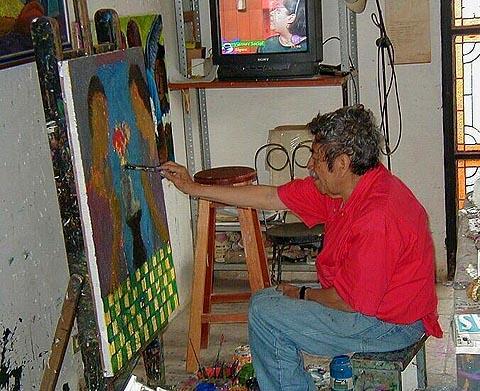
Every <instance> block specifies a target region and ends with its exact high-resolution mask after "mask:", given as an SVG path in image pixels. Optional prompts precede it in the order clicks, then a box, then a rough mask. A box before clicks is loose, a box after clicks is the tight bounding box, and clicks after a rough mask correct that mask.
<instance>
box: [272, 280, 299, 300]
mask: <svg viewBox="0 0 480 391" xmlns="http://www.w3.org/2000/svg"><path fill="white" fill-rule="evenodd" d="M277 291H279V292H282V293H283V295H284V296H288V297H290V298H292V299H298V298H299V293H300V288H299V287H298V286H295V285H292V284H285V283H284V282H282V283H281V284H279V285H278V286H277Z"/></svg>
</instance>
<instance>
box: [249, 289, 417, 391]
mask: <svg viewBox="0 0 480 391" xmlns="http://www.w3.org/2000/svg"><path fill="white" fill-rule="evenodd" d="M248 333H249V343H250V349H251V351H252V359H253V366H254V368H255V373H256V376H257V380H258V384H259V385H260V389H261V390H262V391H287V390H288V391H307V390H308V391H315V390H316V387H315V385H314V383H313V379H312V377H311V376H310V374H309V373H308V372H307V371H305V369H304V364H303V356H302V353H301V352H302V351H303V352H306V353H309V354H313V355H318V356H326V357H333V356H337V355H339V354H346V353H351V352H387V351H392V350H397V349H402V348H404V347H406V346H409V345H411V344H413V343H414V342H416V341H418V340H419V339H420V338H421V336H422V335H423V334H424V329H423V325H422V322H421V321H417V322H415V323H413V324H410V325H396V324H391V323H386V322H383V321H381V320H379V319H377V318H374V317H370V316H365V315H362V314H360V313H357V312H343V311H338V310H334V309H331V308H328V307H325V306H323V305H321V304H319V303H316V302H314V301H306V300H297V299H291V298H289V297H287V296H283V295H282V293H281V292H277V291H276V290H275V288H267V289H264V290H262V291H259V292H257V293H256V294H255V295H254V296H253V297H252V299H251V301H250V308H249V314H248Z"/></svg>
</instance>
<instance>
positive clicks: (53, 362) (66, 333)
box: [40, 274, 83, 391]
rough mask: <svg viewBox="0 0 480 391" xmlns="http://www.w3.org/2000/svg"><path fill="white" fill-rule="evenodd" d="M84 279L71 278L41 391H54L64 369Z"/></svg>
mask: <svg viewBox="0 0 480 391" xmlns="http://www.w3.org/2000/svg"><path fill="white" fill-rule="evenodd" d="M82 286H83V279H82V277H80V276H79V275H78V274H73V275H72V276H71V277H70V280H69V282H68V287H67V293H66V295H65V300H64V301H63V306H62V311H61V312H60V318H59V319H58V323H57V328H56V330H55V335H54V337H53V344H52V350H51V352H50V356H49V358H48V364H47V367H46V368H45V372H43V377H42V384H41V385H40V391H54V390H55V386H56V385H57V381H58V375H59V374H60V368H61V367H62V363H63V359H64V358H65V352H66V350H67V346H68V341H69V339H70V333H71V332H72V327H73V321H74V320H75V313H76V309H77V304H78V299H79V297H80V292H81V291H82Z"/></svg>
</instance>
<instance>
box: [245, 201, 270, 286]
mask: <svg viewBox="0 0 480 391" xmlns="http://www.w3.org/2000/svg"><path fill="white" fill-rule="evenodd" d="M238 220H239V221H240V229H241V230H242V240H243V248H244V249H245V261H246V263H247V270H248V279H249V281H250V288H251V290H252V293H255V292H256V291H258V290H259V289H263V288H267V287H269V286H270V277H269V276H268V264H267V256H266V253H265V246H264V245H263V239H262V234H261V231H260V222H259V221H258V215H257V211H256V210H255V209H250V208H238Z"/></svg>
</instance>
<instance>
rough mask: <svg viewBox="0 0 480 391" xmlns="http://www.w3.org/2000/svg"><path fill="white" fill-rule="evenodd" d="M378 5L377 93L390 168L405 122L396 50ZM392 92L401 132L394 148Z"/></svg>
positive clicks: (375, 18)
mask: <svg viewBox="0 0 480 391" xmlns="http://www.w3.org/2000/svg"><path fill="white" fill-rule="evenodd" d="M376 5H377V12H378V16H377V14H375V13H372V15H371V19H372V22H373V24H374V25H375V26H376V27H377V28H378V29H379V31H380V38H378V39H377V41H376V44H377V91H378V100H379V106H380V115H381V123H380V130H381V132H382V133H383V135H384V138H385V151H383V150H382V154H383V155H385V156H387V157H388V158H389V166H390V156H392V155H393V154H394V153H395V152H396V151H397V150H398V148H399V146H400V142H401V139H402V130H403V120H402V109H401V104H400V96H399V92H398V82H397V74H396V71H395V49H394V47H393V45H392V43H391V41H390V38H389V37H388V34H387V31H386V28H385V24H384V22H383V15H382V9H381V7H380V4H379V1H378V0H376ZM382 51H386V53H387V57H388V63H389V65H390V68H391V73H390V78H389V80H388V86H387V80H386V72H387V70H386V67H385V60H384V53H385V52H382ZM392 90H393V91H394V93H395V101H396V109H397V114H398V120H399V130H398V137H397V140H396V142H395V144H394V147H393V148H390V145H391V143H390V134H389V131H390V130H389V121H388V99H389V97H390V94H391V92H392ZM389 168H390V167H389Z"/></svg>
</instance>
